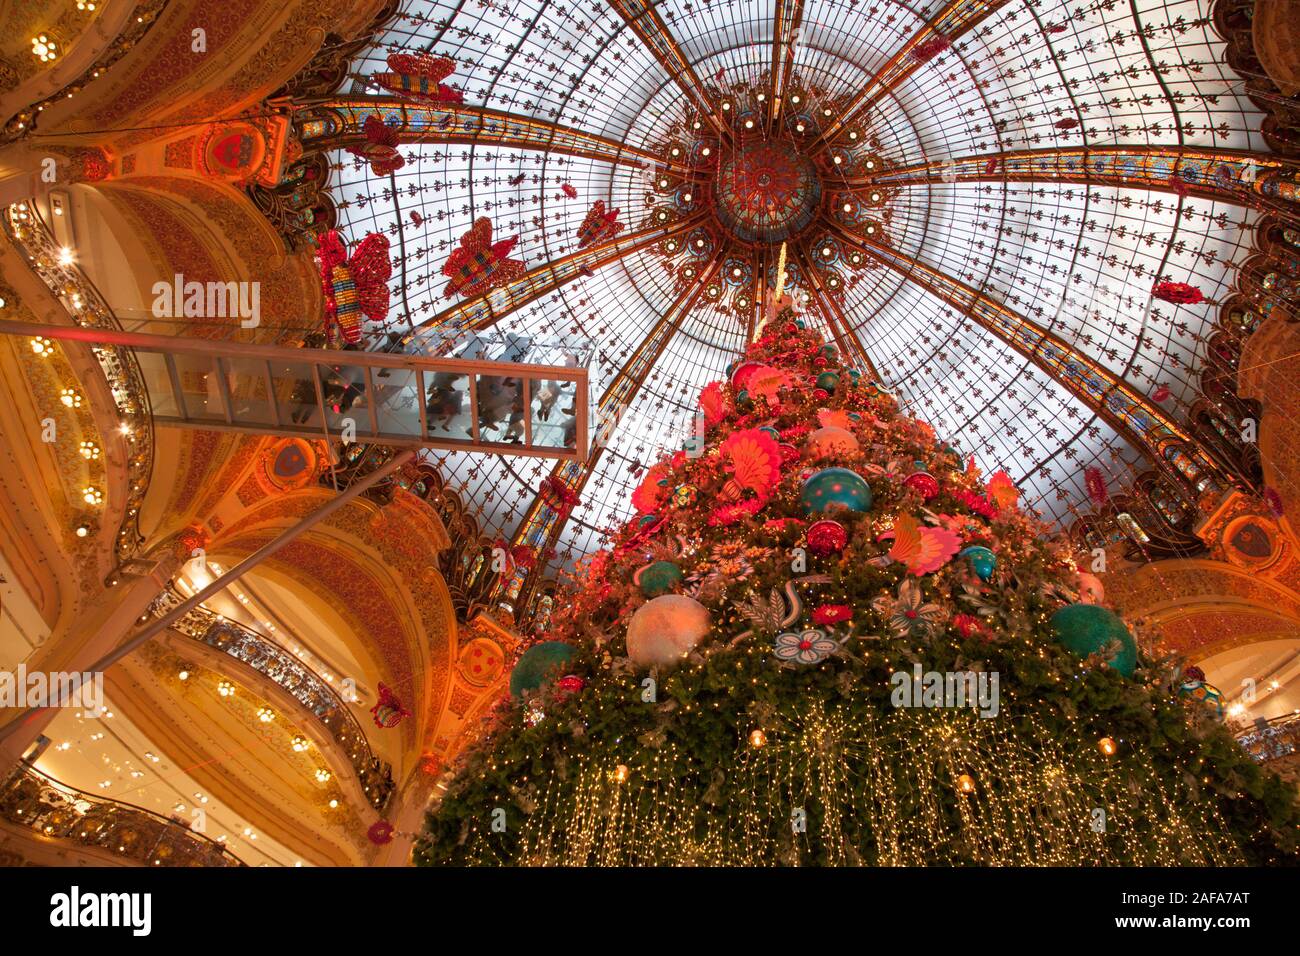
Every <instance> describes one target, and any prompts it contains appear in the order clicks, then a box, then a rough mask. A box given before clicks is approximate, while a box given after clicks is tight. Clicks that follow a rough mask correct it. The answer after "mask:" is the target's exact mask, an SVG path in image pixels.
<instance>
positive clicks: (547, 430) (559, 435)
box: [530, 379, 578, 448]
mask: <svg viewBox="0 0 1300 956" xmlns="http://www.w3.org/2000/svg"><path fill="white" fill-rule="evenodd" d="M574 391H575V386H574V384H573V383H572V382H561V381H556V380H553V379H534V380H533V381H532V401H531V402H530V408H531V410H532V429H533V441H532V444H533V447H537V448H565V447H569V448H572V447H574V445H575V444H576V442H577V433H576V429H577V427H578V419H577V418H576V417H575V414H574V413H575V412H576V411H577V409H576V408H575V407H574V404H573V402H574Z"/></svg>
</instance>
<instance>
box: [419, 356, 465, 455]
mask: <svg viewBox="0 0 1300 956" xmlns="http://www.w3.org/2000/svg"><path fill="white" fill-rule="evenodd" d="M424 387H425V390H426V391H425V402H424V409H425V416H426V417H427V419H428V422H429V437H430V438H433V439H437V438H458V439H459V438H463V439H466V440H468V439H470V438H471V437H473V436H472V433H471V431H470V421H469V376H468V375H457V374H454V373H452V372H431V371H425V373H424Z"/></svg>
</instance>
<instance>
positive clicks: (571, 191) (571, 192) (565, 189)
mask: <svg viewBox="0 0 1300 956" xmlns="http://www.w3.org/2000/svg"><path fill="white" fill-rule="evenodd" d="M560 192H562V193H564V195H566V196H568V197H569V198H570V199H577V198H578V190H577V189H575V188H574V187H573V186H572V185H570V184H569V183H565V184H564V185H563V186H561V187H560Z"/></svg>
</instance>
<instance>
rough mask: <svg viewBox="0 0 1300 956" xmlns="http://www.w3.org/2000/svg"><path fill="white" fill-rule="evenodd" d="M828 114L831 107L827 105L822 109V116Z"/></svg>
mask: <svg viewBox="0 0 1300 956" xmlns="http://www.w3.org/2000/svg"><path fill="white" fill-rule="evenodd" d="M830 115H831V108H830V107H829V106H828V107H826V109H824V110H822V116H830Z"/></svg>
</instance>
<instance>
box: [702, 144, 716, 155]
mask: <svg viewBox="0 0 1300 956" xmlns="http://www.w3.org/2000/svg"><path fill="white" fill-rule="evenodd" d="M712 152H713V150H711V149H709V147H707V146H705V147H704V148H703V149H702V150H700V155H701V156H708V155H710V154H711V153H712Z"/></svg>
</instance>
